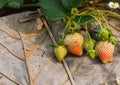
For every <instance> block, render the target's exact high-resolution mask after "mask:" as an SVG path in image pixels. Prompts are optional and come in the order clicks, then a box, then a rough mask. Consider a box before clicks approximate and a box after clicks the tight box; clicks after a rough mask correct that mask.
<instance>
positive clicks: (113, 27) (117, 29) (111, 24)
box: [108, 23, 120, 31]
mask: <svg viewBox="0 0 120 85" xmlns="http://www.w3.org/2000/svg"><path fill="white" fill-rule="evenodd" d="M108 24H109V25H110V26H112V27H113V28H115V29H116V30H118V31H120V29H119V28H117V27H115V26H113V25H112V24H110V23H108Z"/></svg>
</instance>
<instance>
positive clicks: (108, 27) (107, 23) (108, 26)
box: [102, 16, 110, 29]
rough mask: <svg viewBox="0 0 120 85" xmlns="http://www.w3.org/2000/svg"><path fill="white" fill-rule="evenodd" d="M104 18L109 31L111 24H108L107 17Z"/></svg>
mask: <svg viewBox="0 0 120 85" xmlns="http://www.w3.org/2000/svg"><path fill="white" fill-rule="evenodd" d="M102 17H103V19H104V21H105V23H106V25H107V27H108V29H109V28H110V26H109V24H108V21H107V20H106V19H105V17H104V16H102Z"/></svg>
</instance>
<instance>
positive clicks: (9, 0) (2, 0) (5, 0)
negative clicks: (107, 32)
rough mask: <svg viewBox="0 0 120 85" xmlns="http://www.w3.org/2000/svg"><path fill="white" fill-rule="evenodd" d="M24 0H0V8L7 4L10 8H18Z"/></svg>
mask: <svg viewBox="0 0 120 85" xmlns="http://www.w3.org/2000/svg"><path fill="white" fill-rule="evenodd" d="M23 2H24V0H0V8H2V7H4V6H9V7H12V8H19V7H20V6H21V5H22V4H23Z"/></svg>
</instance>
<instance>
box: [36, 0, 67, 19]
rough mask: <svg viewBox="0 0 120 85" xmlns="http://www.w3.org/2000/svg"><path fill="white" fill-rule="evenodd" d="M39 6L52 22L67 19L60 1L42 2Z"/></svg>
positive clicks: (43, 0)
mask: <svg viewBox="0 0 120 85" xmlns="http://www.w3.org/2000/svg"><path fill="white" fill-rule="evenodd" d="M38 5H40V6H41V7H42V11H43V12H44V13H45V15H46V16H47V18H49V19H50V20H57V19H62V18H65V17H67V15H66V14H65V10H64V9H63V7H62V6H61V5H60V1H59V0H40V2H39V3H38Z"/></svg>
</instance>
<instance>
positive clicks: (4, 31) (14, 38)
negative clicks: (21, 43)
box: [0, 29, 20, 40]
mask: <svg viewBox="0 0 120 85" xmlns="http://www.w3.org/2000/svg"><path fill="white" fill-rule="evenodd" d="M0 30H1V31H3V32H5V33H6V34H7V35H8V36H10V37H11V38H13V39H17V40H20V38H17V37H15V36H12V35H10V34H9V33H8V32H6V31H5V30H3V29H0Z"/></svg>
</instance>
